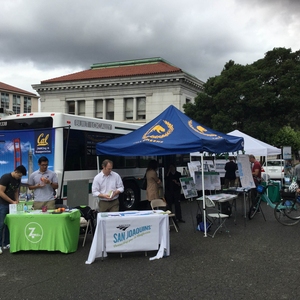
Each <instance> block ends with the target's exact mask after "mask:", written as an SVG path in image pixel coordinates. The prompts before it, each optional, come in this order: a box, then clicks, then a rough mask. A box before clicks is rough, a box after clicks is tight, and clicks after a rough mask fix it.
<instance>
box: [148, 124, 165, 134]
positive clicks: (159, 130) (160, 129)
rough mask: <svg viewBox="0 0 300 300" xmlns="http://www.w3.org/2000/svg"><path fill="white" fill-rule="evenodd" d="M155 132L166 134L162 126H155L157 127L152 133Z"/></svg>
mask: <svg viewBox="0 0 300 300" xmlns="http://www.w3.org/2000/svg"><path fill="white" fill-rule="evenodd" d="M153 131H156V132H157V133H162V132H165V131H166V129H164V128H163V127H162V126H160V125H155V126H154V127H153V128H152V129H151V131H150V133H151V132H153Z"/></svg>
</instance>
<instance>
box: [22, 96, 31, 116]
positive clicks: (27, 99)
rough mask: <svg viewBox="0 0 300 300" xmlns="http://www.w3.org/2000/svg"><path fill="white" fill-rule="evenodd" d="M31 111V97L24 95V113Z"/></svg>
mask: <svg viewBox="0 0 300 300" xmlns="http://www.w3.org/2000/svg"><path fill="white" fill-rule="evenodd" d="M30 112H31V98H30V97H24V113H30Z"/></svg>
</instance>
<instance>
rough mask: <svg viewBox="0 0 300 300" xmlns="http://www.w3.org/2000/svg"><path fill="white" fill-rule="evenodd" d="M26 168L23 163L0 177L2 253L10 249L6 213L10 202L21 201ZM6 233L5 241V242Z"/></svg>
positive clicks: (0, 235) (0, 240)
mask: <svg viewBox="0 0 300 300" xmlns="http://www.w3.org/2000/svg"><path fill="white" fill-rule="evenodd" d="M26 172H27V170H26V168H25V167H24V166H23V165H21V166H18V167H16V169H15V170H14V171H13V172H11V173H7V174H4V175H2V177H1V178H0V254H2V247H3V249H9V247H10V245H9V231H8V228H7V226H6V225H5V223H4V220H5V217H6V215H7V214H8V213H9V204H17V203H19V188H20V184H21V178H22V176H23V175H26ZM3 234H4V243H3V240H2V239H3Z"/></svg>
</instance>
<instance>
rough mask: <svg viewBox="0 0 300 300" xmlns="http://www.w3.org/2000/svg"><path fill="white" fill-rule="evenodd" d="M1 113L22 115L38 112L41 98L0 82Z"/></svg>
mask: <svg viewBox="0 0 300 300" xmlns="http://www.w3.org/2000/svg"><path fill="white" fill-rule="evenodd" d="M0 93H1V103H0V109H1V110H0V111H1V113H5V114H20V113H30V112H37V111H38V102H39V97H38V96H37V95H36V94H34V93H30V92H27V91H24V90H21V89H19V88H17V87H14V86H11V85H8V84H6V83H3V82H0Z"/></svg>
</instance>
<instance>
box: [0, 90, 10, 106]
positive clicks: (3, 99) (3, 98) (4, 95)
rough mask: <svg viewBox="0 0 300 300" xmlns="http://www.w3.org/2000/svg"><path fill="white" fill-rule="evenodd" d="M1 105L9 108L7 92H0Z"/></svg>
mask: <svg viewBox="0 0 300 300" xmlns="http://www.w3.org/2000/svg"><path fill="white" fill-rule="evenodd" d="M1 107H3V108H7V109H9V96H8V94H7V93H1Z"/></svg>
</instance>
